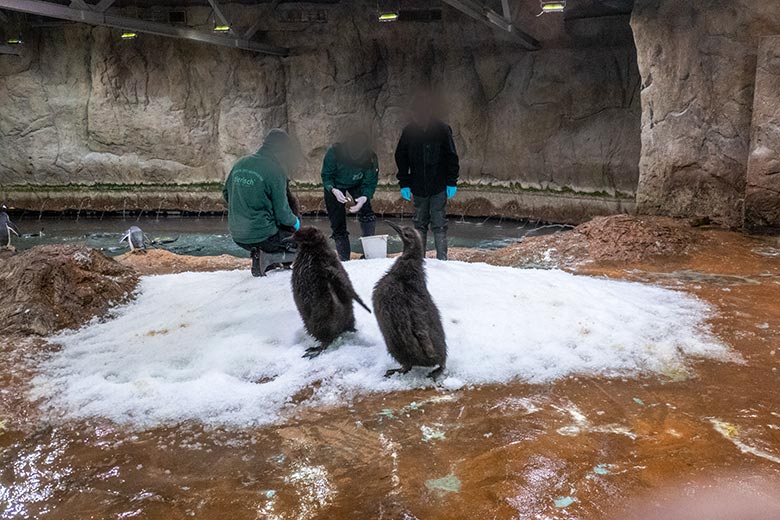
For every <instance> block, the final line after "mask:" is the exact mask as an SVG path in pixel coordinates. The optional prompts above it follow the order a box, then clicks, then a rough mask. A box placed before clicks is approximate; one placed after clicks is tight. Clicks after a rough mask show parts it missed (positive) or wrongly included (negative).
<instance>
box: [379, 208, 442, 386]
mask: <svg viewBox="0 0 780 520" xmlns="http://www.w3.org/2000/svg"><path fill="white" fill-rule="evenodd" d="M388 225H390V227H392V228H393V229H394V230H395V231H396V232H397V233H398V235H399V236H400V237H401V240H402V241H403V243H404V252H403V254H402V255H401V256H400V257H399V258H398V260H396V261H395V263H394V264H393V266H392V267H391V268H390V270H389V271H388V272H387V274H385V275H384V276H383V277H382V278H381V279H380V280H379V281H378V282H377V284H376V286H375V287H374V296H373V302H374V313H375V314H376V319H377V321H378V322H379V330H381V331H382V336H384V338H385V343H386V344H387V350H388V352H390V355H391V356H393V358H394V359H395V360H396V361H398V362H399V363H400V364H401V368H394V369H392V370H388V371H387V373H385V377H390V376H391V375H393V374H395V373H396V372H400V373H401V374H405V373H407V372H409V370H411V369H412V367H413V366H423V367H437V368H436V369H435V370H433V371H432V372H431V373H429V374H428V377H431V378H433V379H435V378H436V377H437V376H438V375H439V374H441V373H442V372H443V371H444V369H445V365H446V362H447V342H446V340H445V337H444V327H443V326H442V323H441V315H440V314H439V309H438V308H437V307H436V304H435V303H433V298H431V293H429V292H428V288H427V286H426V282H425V268H424V266H423V257H424V254H425V247H424V246H423V243H422V237H421V236H420V233H419V232H418V231H417V230H415V229H414V228H411V227H403V228H402V227H398V226H397V225H395V224H393V223H391V222H388Z"/></svg>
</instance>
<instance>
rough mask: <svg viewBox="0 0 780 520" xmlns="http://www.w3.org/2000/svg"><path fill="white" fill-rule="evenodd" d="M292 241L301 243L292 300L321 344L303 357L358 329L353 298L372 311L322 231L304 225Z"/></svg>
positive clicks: (304, 322)
mask: <svg viewBox="0 0 780 520" xmlns="http://www.w3.org/2000/svg"><path fill="white" fill-rule="evenodd" d="M293 240H295V242H297V243H298V254H297V256H296V258H295V263H294V264H293V269H292V290H293V299H294V300H295V306H296V307H298V312H299V313H300V314H301V318H303V324H304V326H305V327H306V332H308V333H309V334H311V335H312V336H313V337H314V339H316V340H317V341H318V342H319V343H320V345H319V346H317V347H311V348H309V349H307V350H306V354H304V356H303V357H308V358H313V357H316V356H318V355H320V354H321V353H322V351H323V350H325V349H326V348H328V346H330V344H331V343H333V341H334V340H335V339H336V338H338V337H339V336H341V335H342V334H343V333H345V332H350V331H354V330H355V314H354V313H353V311H352V301H353V300H354V301H356V302H358V303H359V304H360V305H362V306H363V307H364V308H365V309H366V310H367V311H368V312H371V310H369V308H368V307H366V304H365V303H363V300H361V299H360V296H358V295H357V293H356V292H355V289H354V288H353V287H352V282H350V280H349V276H347V272H346V271H345V270H344V267H343V266H342V265H341V262H340V261H339V259H338V256H336V252H335V251H334V250H333V249H331V247H330V244H328V239H327V238H325V235H324V234H323V233H322V231H320V230H319V229H317V228H314V227H304V228H301V229H299V230H298V231H296V232H295V234H294V235H293Z"/></svg>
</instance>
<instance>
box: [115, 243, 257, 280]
mask: <svg viewBox="0 0 780 520" xmlns="http://www.w3.org/2000/svg"><path fill="white" fill-rule="evenodd" d="M116 261H117V262H119V263H120V264H122V265H125V266H127V267H131V268H133V269H135V271H136V272H137V273H138V274H141V275H149V274H174V273H186V272H210V271H232V270H235V269H249V259H247V258H236V257H235V256H230V255H220V256H187V255H177V254H176V253H171V252H170V251H165V250H163V249H151V250H149V251H147V252H145V253H144V252H134V253H126V254H124V255H122V256H118V257H116Z"/></svg>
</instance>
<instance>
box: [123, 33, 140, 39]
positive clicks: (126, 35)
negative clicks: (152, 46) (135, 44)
mask: <svg viewBox="0 0 780 520" xmlns="http://www.w3.org/2000/svg"><path fill="white" fill-rule="evenodd" d="M136 38H138V33H135V32H133V31H124V32H123V33H122V39H123V40H135V39H136Z"/></svg>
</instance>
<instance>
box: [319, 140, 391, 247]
mask: <svg viewBox="0 0 780 520" xmlns="http://www.w3.org/2000/svg"><path fill="white" fill-rule="evenodd" d="M378 179H379V161H378V160H377V157H376V154H375V153H374V151H373V150H372V149H371V143H370V139H369V137H368V134H367V133H365V132H361V131H358V132H353V133H352V134H350V135H349V136H347V138H346V139H345V140H344V141H343V142H340V143H336V144H334V145H333V146H331V147H330V148H328V151H327V153H325V159H324V160H323V161H322V185H323V187H324V189H325V208H326V209H327V210H328V218H329V219H330V228H331V230H332V231H333V235H331V238H333V240H334V241H335V242H336V251H337V252H338V255H339V258H340V259H341V260H342V261H347V260H349V255H350V251H351V250H350V246H349V233H348V232H347V212H349V213H351V214H357V217H358V222H360V231H361V234H362V235H363V236H364V237H366V236H371V235H373V234H374V230H375V228H376V216H375V215H374V210H373V209H371V199H372V198H373V197H374V191H376V183H377V180H378ZM347 195H349V196H351V197H352V200H350V199H349V198H348V196H347Z"/></svg>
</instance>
